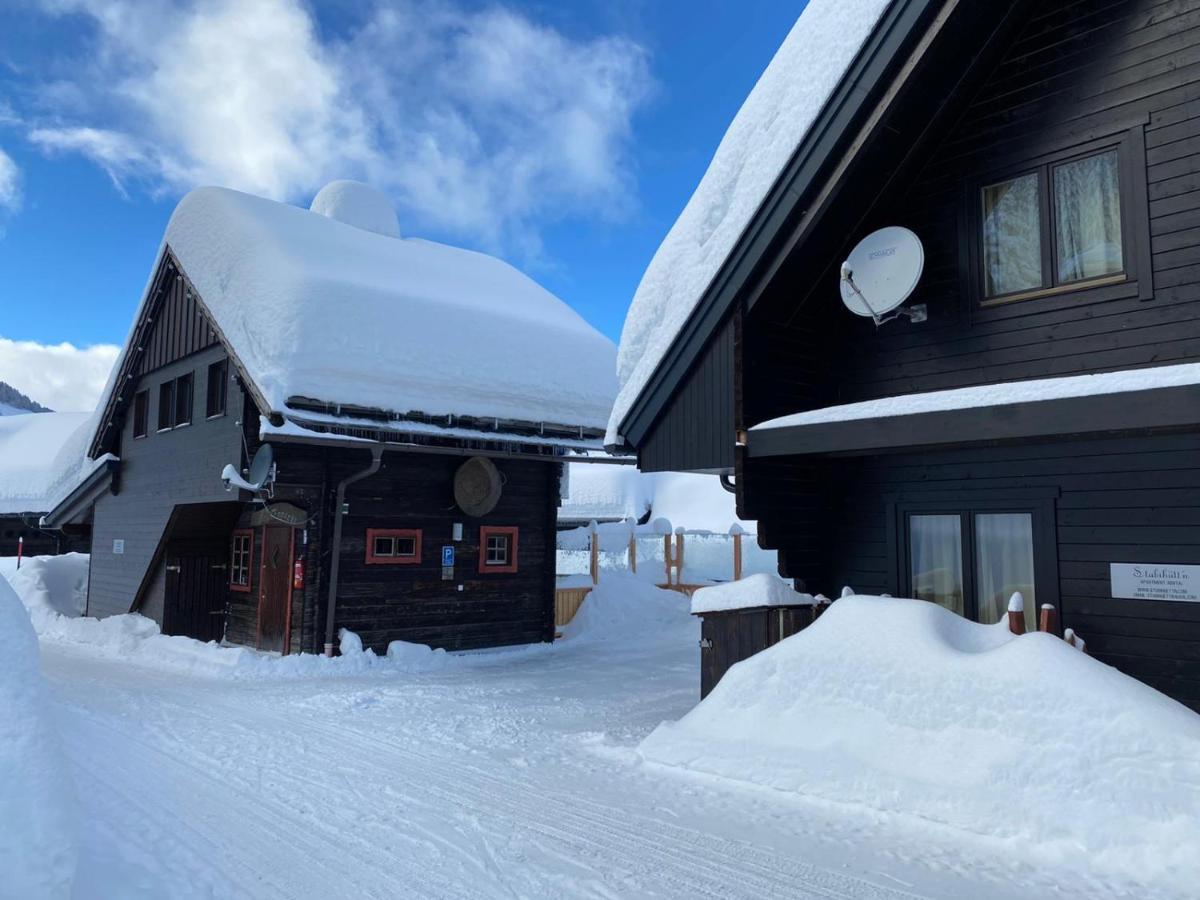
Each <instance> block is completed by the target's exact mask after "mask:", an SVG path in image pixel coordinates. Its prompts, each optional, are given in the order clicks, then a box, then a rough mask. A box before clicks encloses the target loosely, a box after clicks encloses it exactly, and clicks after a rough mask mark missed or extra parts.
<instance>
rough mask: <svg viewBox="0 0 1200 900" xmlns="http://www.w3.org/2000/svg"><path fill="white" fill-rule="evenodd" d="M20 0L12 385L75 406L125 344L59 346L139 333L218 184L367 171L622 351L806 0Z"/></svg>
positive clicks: (1, 330) (3, 94)
mask: <svg viewBox="0 0 1200 900" xmlns="http://www.w3.org/2000/svg"><path fill="white" fill-rule="evenodd" d="M19 6H20V8H19V9H14V8H12V6H11V5H10V4H4V5H3V9H0V234H2V237H0V380H8V381H10V382H11V383H14V384H16V386H18V387H20V388H22V389H24V390H27V392H30V393H40V394H41V396H37V397H35V399H39V400H42V402H47V403H49V404H50V405H54V404H55V403H58V404H59V407H60V408H63V407H66V406H69V405H71V404H70V402H69V400H67V399H64V398H70V397H73V396H75V395H86V394H88V393H90V392H93V391H94V390H95V388H96V385H97V382H102V380H103V375H102V374H100V373H102V372H103V370H104V369H105V368H106V366H105V363H104V358H103V357H104V354H103V353H102V352H100V351H99V350H98V351H97V352H94V353H93V354H91V356H90V357H89V358H86V359H83V360H82V361H79V360H77V359H76V358H75V356H74V355H73V354H72V353H70V352H68V351H65V350H62V349H61V348H59V352H58V353H57V355H47V354H46V353H43V352H40V349H39V347H38V346H37V345H57V344H60V343H61V342H69V343H70V344H71V345H72V347H73V348H84V347H88V346H89V345H94V344H101V345H103V344H109V345H111V344H119V343H120V342H121V341H122V340H123V339H124V336H125V332H126V329H127V328H128V326H129V322H130V319H131V317H132V315H133V312H134V309H135V306H136V304H137V301H138V299H139V295H140V292H141V289H142V287H143V285H144V283H145V280H146V278H147V275H148V270H149V267H150V265H151V263H152V261H153V258H154V253H155V250H156V248H157V246H158V243H159V240H160V238H161V235H162V231H163V228H164V226H165V224H166V221H167V218H168V217H169V215H170V212H171V209H172V208H173V206H174V204H175V202H176V201H177V200H178V199H179V197H180V196H181V195H182V194H183V193H185V192H186V190H187V189H188V188H190V187H192V186H195V185H196V184H201V183H218V184H225V185H228V186H232V187H238V188H241V189H244V190H250V191H252V192H254V193H259V194H263V195H266V196H273V197H275V198H276V199H280V200H286V201H288V202H293V203H297V204H303V205H306V204H307V203H308V201H309V200H310V199H311V197H312V195H313V193H315V191H316V190H317V189H318V188H319V187H320V186H321V184H323V183H325V182H326V181H328V180H331V179H332V178H336V177H351V178H358V179H361V180H365V181H369V182H371V183H373V184H375V185H376V186H378V187H380V188H382V189H384V190H386V191H387V192H388V193H389V195H390V196H392V197H393V199H394V200H395V201H396V205H397V209H398V211H399V218H400V224H401V229H402V231H404V232H405V233H406V234H408V235H414V236H420V237H427V238H433V239H437V240H443V241H447V242H450V243H455V244H459V245H463V246H470V247H475V248H478V249H482V250H486V251H488V252H492V253H495V254H497V255H500V256H502V257H504V258H506V259H508V260H509V261H511V262H513V263H514V264H515V265H517V266H518V267H520V268H522V269H523V270H525V271H526V272H528V273H530V274H531V275H532V276H533V277H535V278H536V279H538V280H539V281H541V282H542V283H543V284H545V285H546V286H547V287H548V288H549V289H550V290H552V291H553V292H554V293H556V294H558V295H559V296H560V297H562V298H563V299H564V300H566V301H567V302H568V303H570V304H571V305H572V306H573V307H575V308H576V309H577V310H579V312H580V313H582V314H583V315H584V316H585V317H586V318H587V319H588V320H589V321H591V322H592V323H593V324H594V325H595V326H596V327H597V328H599V329H600V330H602V331H603V332H605V333H606V334H608V335H609V336H610V337H612V338H613V339H614V340H617V339H618V338H619V336H620V329H621V324H622V322H623V320H624V315H625V311H626V308H627V307H628V304H629V301H630V298H631V297H632V295H633V292H634V289H635V288H636V286H637V283H638V280H639V278H640V277H641V274H642V272H643V270H644V269H645V266H646V264H647V263H648V261H649V259H650V257H651V256H652V255H653V253H654V251H655V249H656V248H657V247H658V244H659V242H660V241H661V239H662V237H663V236H664V234H665V233H666V231H667V229H668V228H669V227H670V225H671V223H672V222H673V221H674V219H675V217H676V216H677V215H678V213H679V211H680V210H681V209H682V207H683V205H684V203H685V202H686V200H687V198H688V197H689V196H690V194H691V192H692V190H693V189H694V187H695V185H696V183H697V182H698V180H699V178H700V177H701V175H702V174H703V172H704V170H705V168H706V166H707V164H708V161H709V159H710V158H711V155H712V153H713V150H714V149H715V148H716V145H717V143H718V142H719V141H720V138H721V136H722V135H723V133H724V131H725V128H726V127H727V126H728V124H729V122H730V120H731V119H732V117H733V115H734V114H735V113H736V111H737V109H738V108H739V106H740V105H741V103H742V100H743V99H744V98H745V96H746V94H747V93H748V92H749V90H750V88H751V87H752V86H753V84H754V82H755V81H756V79H757V78H758V76H759V74H761V72H762V70H763V68H764V67H765V66H766V64H767V63H768V62H769V61H770V59H771V56H772V55H773V54H774V52H775V49H776V48H777V47H778V46H779V44H780V43H781V41H782V40H783V38H784V36H785V35H786V33H787V31H788V29H789V28H790V27H791V25H792V23H793V22H794V21H795V19H796V17H797V15H799V12H800V9H801V8H802V7H803V2H802V0H795V2H782V0H743V2H739V3H733V2H716V0H692V2H683V0H660V2H652V0H608V2H593V0H573V2H569V3H561V2H550V0H512V2H508V3H498V4H497V3H487V4H484V3H477V2H472V0H394V2H388V3H377V4H371V3H365V2H349V0H345V2H342V0H334V2H328V3H321V4H309V3H305V2H302V0H236V2H235V0H191V2H187V0H39V2H29V3H24V4H20V5H19ZM14 342H19V343H14ZM77 365H78V366H79V367H80V369H81V371H80V373H79V374H78V375H76V374H75V373H74V368H73V367H75V366H77ZM55 378H57V379H58V380H57V381H55ZM73 379H74V380H73ZM84 381H86V384H87V386H83V384H82V382H84ZM77 382H78V383H77Z"/></svg>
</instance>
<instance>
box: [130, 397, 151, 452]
mask: <svg viewBox="0 0 1200 900" xmlns="http://www.w3.org/2000/svg"><path fill="white" fill-rule="evenodd" d="M149 433H150V391H149V390H146V389H145V388H143V389H142V390H140V391H138V392H137V393H135V394H134V395H133V439H134V440H135V441H138V440H141V439H142V438H144V437H146V435H148V434H149Z"/></svg>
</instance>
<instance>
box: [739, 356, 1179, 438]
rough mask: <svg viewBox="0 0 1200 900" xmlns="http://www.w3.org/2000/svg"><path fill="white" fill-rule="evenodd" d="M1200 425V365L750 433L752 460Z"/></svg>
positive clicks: (1032, 385) (842, 412) (931, 397)
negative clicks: (765, 457) (755, 458)
mask: <svg viewBox="0 0 1200 900" xmlns="http://www.w3.org/2000/svg"><path fill="white" fill-rule="evenodd" d="M1196 426H1200V363H1185V364H1181V365H1175V366H1154V367H1151V368H1145V369H1131V370H1126V371H1122V372H1105V373H1101V374H1096V375H1073V376H1069V377H1064V378H1041V379H1036V380H1030V381H1014V382H1006V383H1003V384H985V385H978V386H975V387H967V388H956V389H954V390H947V391H934V392H931V393H926V394H908V395H905V396H900V397H885V398H881V399H879V400H867V401H864V402H862V403H850V404H846V405H843V406H830V407H825V408H823V409H814V410H808V411H806V412H800V413H795V414H793V415H790V416H783V417H782V418H778V419H772V420H771V421H769V422H763V423H762V424H760V425H756V426H754V427H753V428H751V429H750V431H749V433H748V443H747V451H748V452H749V454H750V455H751V456H786V455H792V454H819V453H838V452H850V451H862V450H884V449H889V448H902V447H918V446H921V447H923V446H937V445H945V444H969V443H979V442H984V441H993V440H1012V439H1020V438H1034V437H1054V436H1063V435H1083V434H1098V433H1105V432H1115V431H1130V430H1143V429H1161V428H1187V427H1196Z"/></svg>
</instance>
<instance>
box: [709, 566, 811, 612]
mask: <svg viewBox="0 0 1200 900" xmlns="http://www.w3.org/2000/svg"><path fill="white" fill-rule="evenodd" d="M813 602H814V600H813V596H812V594H801V593H800V592H798V591H796V590H795V589H794V588H793V587H792V586H791V585H790V584H789V583H788V582H786V581H784V580H783V579H782V578H780V577H779V576H778V575H768V574H765V573H760V574H758V575H750V576H749V577H747V578H743V579H742V580H741V581H729V582H726V583H725V584H715V585H713V586H712V587H706V588H701V589H700V590H698V591H696V593H694V594H692V612H694V613H707V612H718V611H720V610H726V609H753V608H754V607H756V606H800V605H803V606H811V605H812V604H813Z"/></svg>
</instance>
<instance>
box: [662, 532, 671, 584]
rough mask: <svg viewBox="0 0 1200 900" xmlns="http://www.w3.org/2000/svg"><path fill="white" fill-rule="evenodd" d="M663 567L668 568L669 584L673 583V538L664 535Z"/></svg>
mask: <svg viewBox="0 0 1200 900" xmlns="http://www.w3.org/2000/svg"><path fill="white" fill-rule="evenodd" d="M663 565H664V566H666V568H667V584H670V583H671V536H670V535H669V534H664V535H663Z"/></svg>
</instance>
